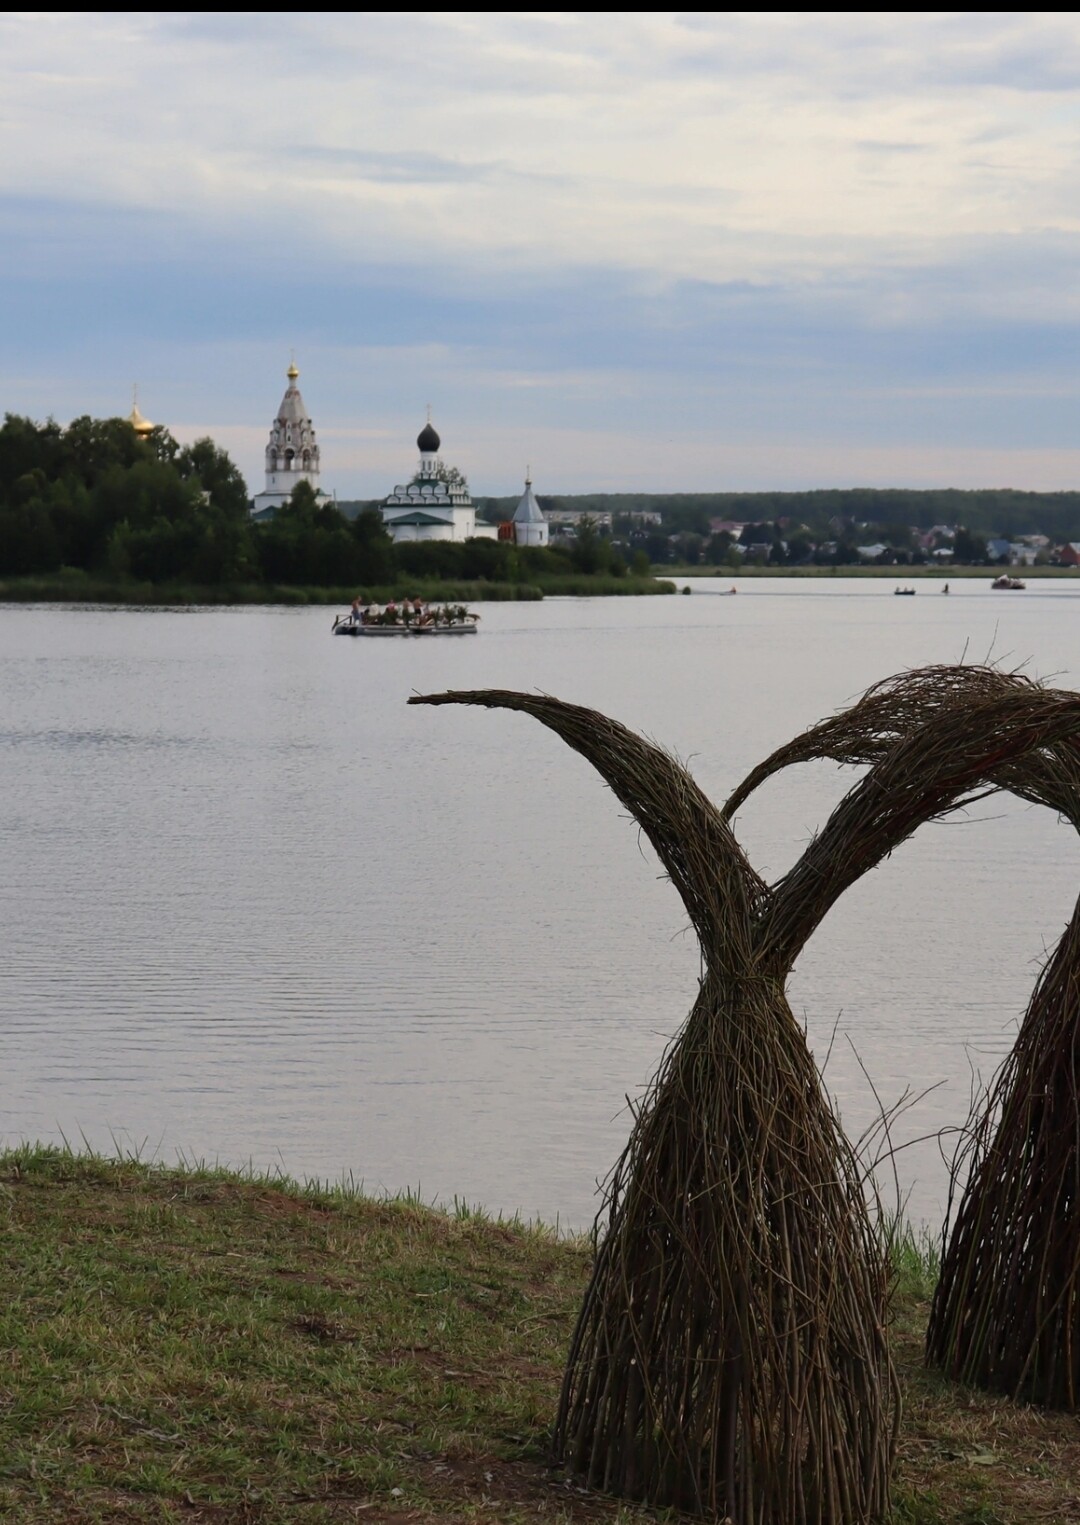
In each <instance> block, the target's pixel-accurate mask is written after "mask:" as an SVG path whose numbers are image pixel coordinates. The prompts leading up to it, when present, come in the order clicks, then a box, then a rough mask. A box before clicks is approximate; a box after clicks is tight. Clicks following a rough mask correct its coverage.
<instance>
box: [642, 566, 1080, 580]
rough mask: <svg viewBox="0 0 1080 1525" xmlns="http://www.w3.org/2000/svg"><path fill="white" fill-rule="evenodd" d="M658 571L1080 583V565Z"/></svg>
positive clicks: (669, 570) (735, 576)
mask: <svg viewBox="0 0 1080 1525" xmlns="http://www.w3.org/2000/svg"><path fill="white" fill-rule="evenodd" d="M653 571H654V573H655V574H656V575H657V576H658V577H659V576H663V577H677V578H679V579H683V578H693V577H697V578H700V579H703V580H708V581H712V580H714V579H717V580H719V581H721V582H723V581H724V580H725V579H726V580H727V581H729V582H738V581H739V580H740V579H742V578H755V577H825V578H830V579H838V578H844V577H854V578H867V577H869V578H875V577H883V578H890V577H892V578H896V579H898V580H899V581H900V582H915V581H922V580H925V581H927V582H961V581H965V582H966V581H969V580H974V581H978V579H979V578H985V579H986V581H987V582H993V580H994V578H995V577H1001V576H1002V575H1003V574H1004V575H1006V576H1008V577H1019V578H1020V579H1021V581H1022V582H1027V580H1028V579H1029V578H1032V579H1036V578H1055V577H1056V578H1073V579H1074V580H1075V581H1076V582H1077V584H1078V586H1080V567H967V566H962V567H877V566H871V567H859V566H851V567H769V566H765V567H756V566H754V567H739V568H737V569H736V568H732V567H708V568H703V567H700V566H692V567H685V566H670V567H668V566H661V564H660V563H659V562H658V563H656V564H655V566H654V567H653Z"/></svg>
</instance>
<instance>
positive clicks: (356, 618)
mask: <svg viewBox="0 0 1080 1525" xmlns="http://www.w3.org/2000/svg"><path fill="white" fill-rule="evenodd" d="M362 617H363V610H362V609H361V607H360V595H359V593H358V594H357V595H356V597H355V598H354V599H353V601H352V613H351V614H350V615H349V618H350V619H351V620H352V622H353V624H354V625H359V624H360V623H361V620H362Z"/></svg>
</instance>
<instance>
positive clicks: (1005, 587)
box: [990, 572, 1027, 593]
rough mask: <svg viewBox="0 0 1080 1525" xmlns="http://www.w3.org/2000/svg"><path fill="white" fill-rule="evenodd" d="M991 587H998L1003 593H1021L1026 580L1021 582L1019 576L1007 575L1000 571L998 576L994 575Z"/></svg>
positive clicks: (1025, 585)
mask: <svg viewBox="0 0 1080 1525" xmlns="http://www.w3.org/2000/svg"><path fill="white" fill-rule="evenodd" d="M990 586H991V587H992V588H999V589H1000V590H1001V591H1002V592H1004V593H1022V592H1023V591H1024V589H1025V588H1026V587H1027V583H1026V582H1021V581H1020V579H1019V577H1007V576H1006V574H1005V573H1004V572H1002V574H1001V576H1000V577H995V578H994V580H993V582H992V583H991V584H990Z"/></svg>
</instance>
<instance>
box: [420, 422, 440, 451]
mask: <svg viewBox="0 0 1080 1525" xmlns="http://www.w3.org/2000/svg"><path fill="white" fill-rule="evenodd" d="M441 444H442V440H441V439H440V438H439V436H438V435H437V434H436V433H435V430H434V429H433V428H432V427H431V420H430V419H429V420H428V422H427V423H426V424H425V425H424V427H423V428H422V429H421V430H420V433H419V434H418V435H417V436H416V448H417V449H418V450H419V451H420V454H421V455H429V454H431V455H433V454H434V453H435V451H436V450H438V448H439V446H440V445H441Z"/></svg>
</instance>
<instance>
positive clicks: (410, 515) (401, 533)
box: [379, 418, 498, 540]
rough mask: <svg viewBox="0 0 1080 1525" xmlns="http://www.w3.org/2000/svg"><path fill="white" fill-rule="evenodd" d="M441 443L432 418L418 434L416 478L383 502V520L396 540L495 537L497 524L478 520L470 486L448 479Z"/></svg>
mask: <svg viewBox="0 0 1080 1525" xmlns="http://www.w3.org/2000/svg"><path fill="white" fill-rule="evenodd" d="M441 444H442V440H441V439H440V438H439V436H438V434H437V433H436V431H435V429H434V428H433V427H432V423H431V419H430V418H429V419H428V421H427V423H426V424H425V425H424V427H423V428H422V429H421V430H420V433H419V434H418V435H417V437H416V448H417V449H418V450H419V452H420V466H419V469H418V470H417V473H416V476H415V478H414V479H413V480H412V481H411V482H408V483H406V484H405V486H403V487H395V488H394V490H393V492H392V493H391V494H390V495H389V497H387V498H384V499H383V501H382V502H381V503H380V504H379V511H380V513H381V514H382V520H383V524H384V525H385V526H386V528H387V529H388V530H389V532H390V534H391V535H392V536H393V538H394V539H395V540H474V539H476V538H477V537H478V536H479V537H480V538H485V539H494V538H495V536H496V534H497V533H498V531H497V530H496V528H495V526H494V525H493V524H480V525H478V524H477V522H476V508H475V506H474V504H473V500H472V499H471V498H470V497H469V491H468V488H466V487H464V486H462V485H460V484H458V483H456V482H451V481H448V480H447V474H446V467H445V466H444V465H443V463H442V461H440V459H439V447H440V446H441Z"/></svg>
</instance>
